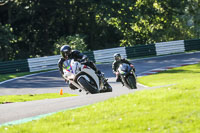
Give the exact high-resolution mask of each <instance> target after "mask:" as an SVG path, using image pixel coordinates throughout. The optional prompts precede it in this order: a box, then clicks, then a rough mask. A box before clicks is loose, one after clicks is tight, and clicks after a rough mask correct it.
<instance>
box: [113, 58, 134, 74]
mask: <svg viewBox="0 0 200 133" xmlns="http://www.w3.org/2000/svg"><path fill="white" fill-rule="evenodd" d="M122 63H126V64H129V65H130V64H131V63H130V62H129V61H128V60H126V59H121V60H118V61H116V60H115V61H114V62H113V63H112V70H113V73H115V72H117V69H118V68H119V65H120V64H122Z"/></svg>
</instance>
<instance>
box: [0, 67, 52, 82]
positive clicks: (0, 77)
mask: <svg viewBox="0 0 200 133" xmlns="http://www.w3.org/2000/svg"><path fill="white" fill-rule="evenodd" d="M51 70H55V69H51ZM51 70H43V71H38V72H20V73H12V74H0V82H2V81H5V80H8V79H13V78H16V77H21V76H25V75H30V74H34V73H40V72H47V71H51Z"/></svg>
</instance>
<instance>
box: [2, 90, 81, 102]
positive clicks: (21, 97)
mask: <svg viewBox="0 0 200 133" xmlns="http://www.w3.org/2000/svg"><path fill="white" fill-rule="evenodd" d="M71 96H77V95H75V94H68V93H63V95H60V94H59V93H46V94H29V95H8V96H0V104H4V103H13V102H26V101H33V100H42V99H53V98H61V97H71Z"/></svg>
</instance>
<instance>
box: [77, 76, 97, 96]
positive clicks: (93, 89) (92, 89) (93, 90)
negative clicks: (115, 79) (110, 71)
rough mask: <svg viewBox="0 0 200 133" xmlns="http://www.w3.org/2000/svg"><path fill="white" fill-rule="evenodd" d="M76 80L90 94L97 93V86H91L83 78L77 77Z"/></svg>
mask: <svg viewBox="0 0 200 133" xmlns="http://www.w3.org/2000/svg"><path fill="white" fill-rule="evenodd" d="M78 82H79V83H80V84H81V86H82V87H83V88H84V89H85V90H87V91H89V92H90V93H91V94H95V93H99V90H98V88H97V87H95V86H92V85H91V84H90V83H89V82H88V81H87V80H86V79H85V78H83V77H80V78H79V79H78Z"/></svg>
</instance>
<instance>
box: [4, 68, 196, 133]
mask: <svg viewBox="0 0 200 133" xmlns="http://www.w3.org/2000/svg"><path fill="white" fill-rule="evenodd" d="M174 76H176V77H174ZM139 81H140V82H142V83H145V84H146V85H150V86H157V85H166V84H173V83H175V84H176V85H173V86H170V87H164V88H159V89H152V90H143V91H137V92H135V93H132V94H128V95H123V96H120V97H116V98H112V99H109V100H107V101H105V102H100V103H96V104H93V105H90V106H86V107H83V108H79V109H75V110H70V111H64V112H59V113H57V114H54V115H52V116H48V117H45V118H42V119H40V120H34V121H32V122H28V123H24V124H20V125H13V126H3V127H1V128H0V132H1V133H4V132H5V133H13V132H19V133H44V132H48V133H63V132H64V133H94V132H96V133H198V132H200V83H199V81H200V64H197V65H191V66H185V67H180V68H176V69H173V70H169V71H166V73H164V72H162V73H159V74H155V75H151V76H145V77H141V78H139ZM197 81H198V82H197Z"/></svg>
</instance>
